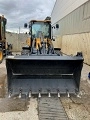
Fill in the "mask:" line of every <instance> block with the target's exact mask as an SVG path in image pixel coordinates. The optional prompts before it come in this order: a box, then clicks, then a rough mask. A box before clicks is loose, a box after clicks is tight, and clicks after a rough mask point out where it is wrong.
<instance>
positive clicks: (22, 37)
mask: <svg viewBox="0 0 90 120" xmlns="http://www.w3.org/2000/svg"><path fill="white" fill-rule="evenodd" d="M27 37H28V35H26V34H23V33H21V34H17V33H9V32H7V33H6V40H7V42H8V43H9V44H12V45H13V49H12V51H14V52H20V51H21V50H22V47H23V46H25V45H26V39H27Z"/></svg>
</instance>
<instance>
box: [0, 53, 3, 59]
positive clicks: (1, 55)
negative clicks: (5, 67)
mask: <svg viewBox="0 0 90 120" xmlns="http://www.w3.org/2000/svg"><path fill="white" fill-rule="evenodd" d="M2 59H3V53H2V51H0V61H1V60H2Z"/></svg>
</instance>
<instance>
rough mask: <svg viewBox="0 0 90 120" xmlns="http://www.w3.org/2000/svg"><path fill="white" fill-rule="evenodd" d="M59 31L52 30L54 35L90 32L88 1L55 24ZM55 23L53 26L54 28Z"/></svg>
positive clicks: (89, 7) (89, 5) (89, 2)
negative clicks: (57, 25)
mask: <svg viewBox="0 0 90 120" xmlns="http://www.w3.org/2000/svg"><path fill="white" fill-rule="evenodd" d="M57 23H58V24H59V29H54V30H53V33H54V34H55V35H61V36H62V35H67V34H77V33H84V32H89V31H90V1H88V2H86V3H85V4H84V5H82V6H81V7H79V8H77V9H76V10H74V11H73V12H71V13H70V14H69V15H67V16H66V17H64V18H63V19H61V20H59V21H58V22H57ZM55 25H56V23H55V24H54V25H53V26H55Z"/></svg>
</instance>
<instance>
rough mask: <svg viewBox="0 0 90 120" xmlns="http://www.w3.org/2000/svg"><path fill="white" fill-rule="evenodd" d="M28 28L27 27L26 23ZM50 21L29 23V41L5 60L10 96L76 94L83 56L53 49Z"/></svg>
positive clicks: (32, 21)
mask: <svg viewBox="0 0 90 120" xmlns="http://www.w3.org/2000/svg"><path fill="white" fill-rule="evenodd" d="M25 27H27V24H25ZM51 29H52V27H51V21H50V20H44V21H38V20H31V21H30V22H29V31H30V32H29V34H30V38H29V39H28V40H27V46H25V47H23V48H22V52H21V55H16V56H8V57H7V58H6V68H7V80H8V92H9V93H10V95H11V93H12V94H19V95H21V94H26V95H28V96H29V97H31V94H39V95H40V94H48V93H49V95H50V94H57V95H59V94H66V93H67V94H68V95H69V94H75V93H78V92H79V87H80V76H81V70H82V66H83V56H82V53H77V55H76V56H66V55H63V54H62V52H61V50H60V49H59V48H54V46H53V44H52V40H53V38H51Z"/></svg>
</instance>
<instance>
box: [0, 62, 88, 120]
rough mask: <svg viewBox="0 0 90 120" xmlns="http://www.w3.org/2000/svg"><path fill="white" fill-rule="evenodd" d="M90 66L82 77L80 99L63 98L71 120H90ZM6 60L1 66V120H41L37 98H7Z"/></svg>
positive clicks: (84, 68) (85, 68)
mask: <svg viewBox="0 0 90 120" xmlns="http://www.w3.org/2000/svg"><path fill="white" fill-rule="evenodd" d="M88 72H90V66H87V65H85V64H84V66H83V70H82V75H81V87H80V97H76V96H74V95H73V96H71V97H70V98H68V97H67V96H66V95H64V96H61V98H60V99H61V101H62V104H63V106H64V108H65V111H66V113H67V115H68V117H69V119H70V120H90V92H89V91H90V81H89V80H88V77H87V76H88ZM6 76H7V74H6V68H5V60H4V61H3V63H2V64H0V120H39V118H38V111H37V106H38V103H37V98H31V99H30V100H28V99H25V96H23V98H22V99H18V98H17V96H15V97H13V98H12V99H8V98H7V92H6V84H7V81H6Z"/></svg>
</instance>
